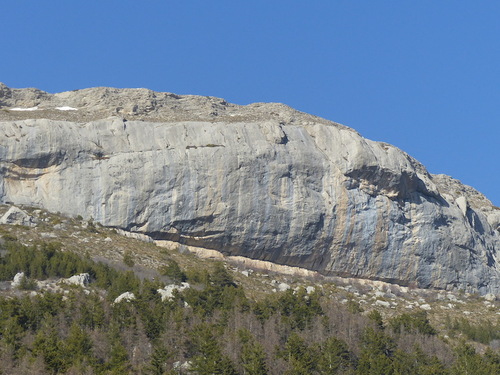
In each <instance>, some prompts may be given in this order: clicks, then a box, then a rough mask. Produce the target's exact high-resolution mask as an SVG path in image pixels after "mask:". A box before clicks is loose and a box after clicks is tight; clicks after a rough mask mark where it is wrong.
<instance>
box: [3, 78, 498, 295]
mask: <svg viewBox="0 0 500 375" xmlns="http://www.w3.org/2000/svg"><path fill="white" fill-rule="evenodd" d="M0 105H1V106H2V107H1V108H0V197H1V200H2V202H3V203H8V202H10V203H13V204H17V205H20V204H21V205H22V204H24V205H31V206H38V207H43V208H45V209H48V210H50V211H54V212H61V213H64V214H67V215H72V216H76V215H81V216H83V217H84V218H87V219H89V218H93V219H94V220H96V221H98V222H100V223H102V224H103V225H106V226H112V227H117V228H121V229H125V230H129V231H135V232H140V233H144V234H147V235H149V236H150V237H152V238H153V239H155V240H168V241H175V242H179V243H181V244H186V245H190V246H198V247H203V248H207V249H215V250H219V251H221V252H223V253H224V254H227V255H237V256H245V257H249V258H253V259H260V260H265V261H271V262H275V263H279V264H285V265H289V266H298V267H303V268H307V269H310V270H314V271H318V272H320V273H322V274H325V275H334V276H346V277H359V278H366V279H372V280H382V281H388V282H393V283H398V284H400V285H406V286H412V285H413V286H415V287H420V288H422V287H423V288H440V289H455V288H460V289H465V290H467V291H478V292H480V293H482V294H486V293H494V294H499V293H500V271H499V270H500V268H499V266H498V262H497V259H498V255H499V251H500V232H499V225H500V210H499V209H498V208H496V207H493V205H492V204H491V202H489V201H488V200H487V199H486V198H485V197H484V196H483V195H481V194H480V193H478V192H477V191H475V190H474V189H472V188H470V187H467V186H464V185H462V184H461V183H460V182H459V181H457V180H453V179H452V178H450V177H448V176H444V175H437V176H436V175H434V176H433V175H430V174H429V173H428V172H427V171H426V169H425V168H424V167H423V166H422V165H421V164H420V163H419V162H417V161H416V160H415V159H413V158H412V157H410V156H409V155H407V154H406V153H404V152H403V151H401V150H399V149H398V148H396V147H394V146H391V145H388V144H385V143H379V142H374V141H370V140H367V139H365V138H363V137H361V136H360V135H359V134H358V133H357V132H355V131H354V130H352V129H350V128H347V127H345V126H343V125H340V124H336V123H333V122H329V121H326V120H324V119H320V118H317V117H314V116H311V115H308V114H303V113H301V112H298V111H295V110H293V109H291V108H289V107H286V106H284V105H281V104H259V103H258V104H252V105H249V106H238V105H234V104H230V103H227V102H225V101H224V100H222V99H217V98H212V97H195V96H178V95H174V94H169V93H155V92H152V91H149V90H145V89H133V90H132V89H122V90H120V89H109V88H95V89H87V90H79V91H74V92H66V93H60V94H54V95H52V94H48V93H44V92H42V91H39V90H35V89H25V90H15V89H10V88H8V87H6V86H5V85H0ZM57 107H59V108H64V107H70V108H71V110H68V109H67V108H66V110H60V109H57ZM13 108H31V109H33V108H36V109H33V110H30V111H19V110H16V111H13V110H12V109H13Z"/></svg>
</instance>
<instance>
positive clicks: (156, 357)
mask: <svg viewBox="0 0 500 375" xmlns="http://www.w3.org/2000/svg"><path fill="white" fill-rule="evenodd" d="M169 358H170V353H169V352H168V350H167V348H166V347H165V346H163V345H161V344H156V345H155V346H154V349H153V353H152V354H151V359H150V362H149V366H148V367H147V368H146V370H147V371H148V373H149V374H151V375H163V374H165V373H166V372H167V361H168V359H169Z"/></svg>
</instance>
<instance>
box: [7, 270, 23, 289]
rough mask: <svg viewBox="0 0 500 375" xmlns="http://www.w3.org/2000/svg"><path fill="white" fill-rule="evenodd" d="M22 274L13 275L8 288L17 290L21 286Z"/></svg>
mask: <svg viewBox="0 0 500 375" xmlns="http://www.w3.org/2000/svg"><path fill="white" fill-rule="evenodd" d="M24 277H25V276H24V272H18V273H16V274H15V276H14V280H13V281H12V283H11V284H10V286H11V287H12V288H19V286H20V285H21V282H22V281H23V279H24Z"/></svg>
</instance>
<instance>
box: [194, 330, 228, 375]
mask: <svg viewBox="0 0 500 375" xmlns="http://www.w3.org/2000/svg"><path fill="white" fill-rule="evenodd" d="M191 343H192V345H193V349H194V351H195V353H196V355H195V356H194V357H193V358H192V360H191V370H192V371H194V372H195V373H196V374H198V375H214V374H217V375H236V374H237V372H236V370H235V368H234V366H233V364H232V362H231V360H230V359H229V358H228V357H227V356H225V355H223V354H222V350H221V348H220V345H219V343H218V342H217V340H216V338H215V336H214V334H213V333H212V330H211V327H210V326H208V325H206V324H201V325H199V326H196V327H195V328H194V329H193V331H192V332H191Z"/></svg>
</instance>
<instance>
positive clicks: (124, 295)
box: [114, 292, 135, 303]
mask: <svg viewBox="0 0 500 375" xmlns="http://www.w3.org/2000/svg"><path fill="white" fill-rule="evenodd" d="M133 300H135V294H134V293H131V292H125V293H122V294H120V295H119V296H118V297H116V298H115V301H114V303H120V302H122V301H124V302H130V301H133Z"/></svg>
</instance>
